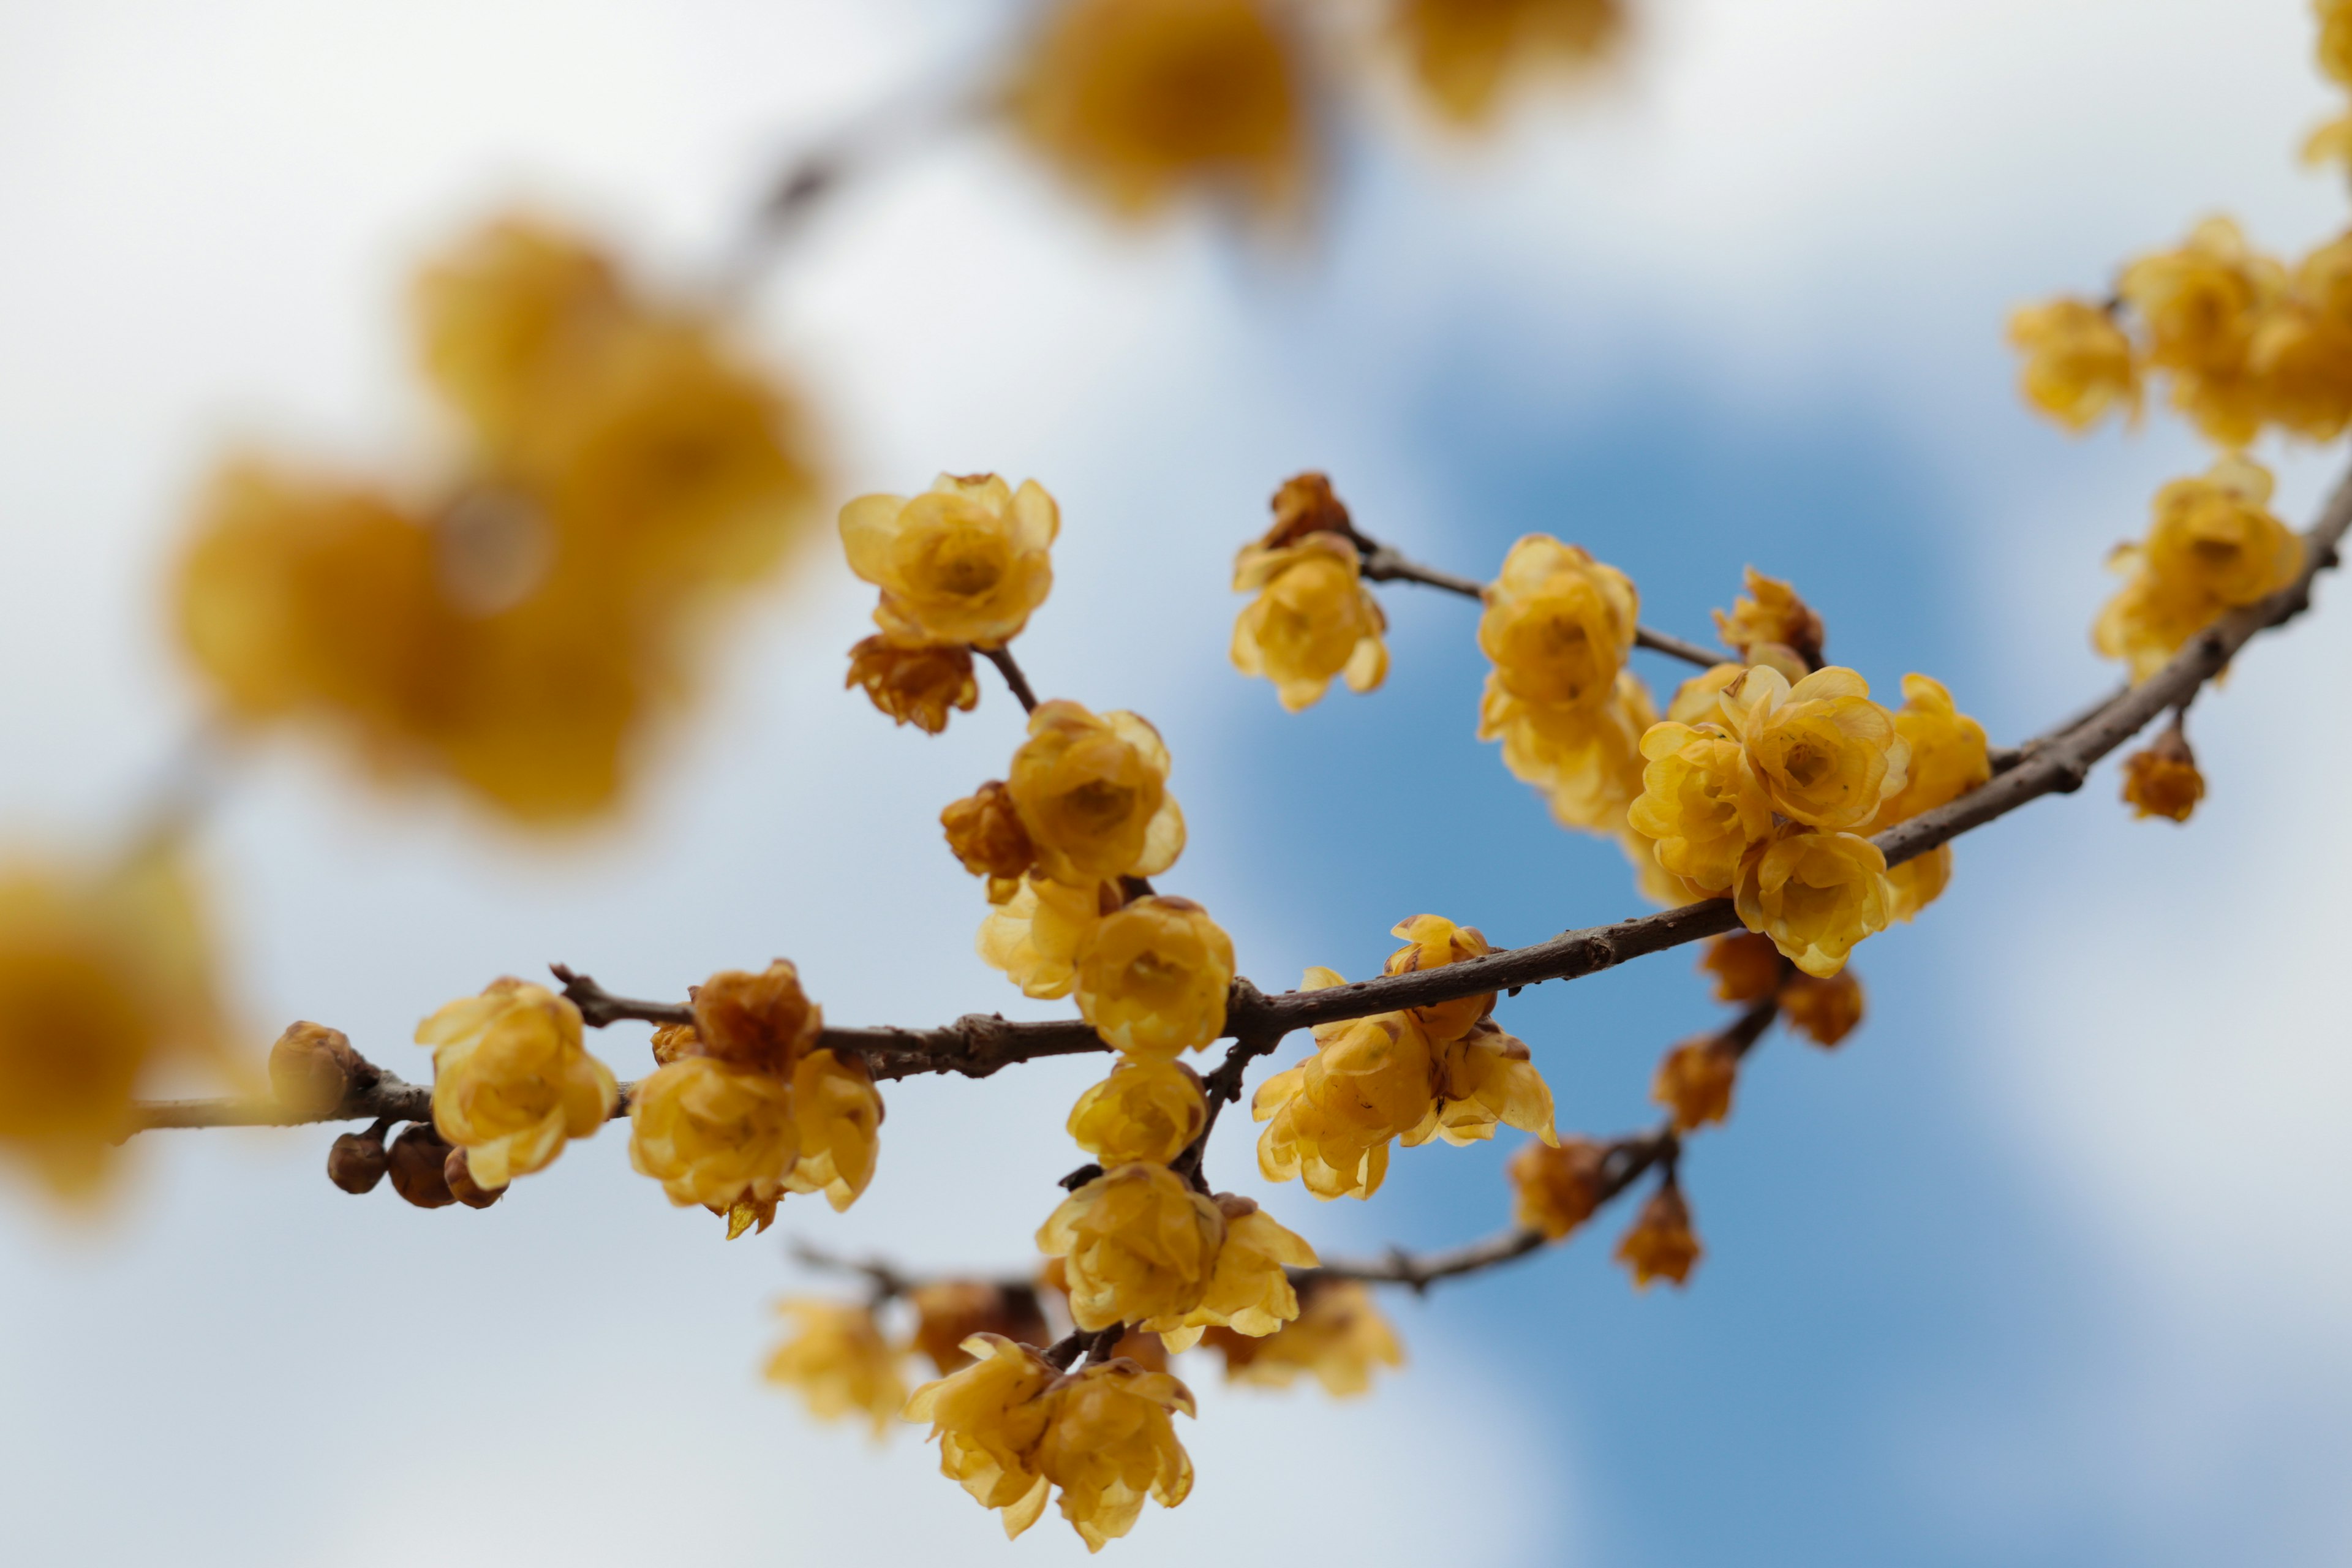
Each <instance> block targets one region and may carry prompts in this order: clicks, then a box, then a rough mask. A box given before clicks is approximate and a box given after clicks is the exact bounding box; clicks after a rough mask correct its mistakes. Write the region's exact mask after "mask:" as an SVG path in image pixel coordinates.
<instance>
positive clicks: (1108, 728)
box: [1006, 702, 1184, 885]
mask: <svg viewBox="0 0 2352 1568" xmlns="http://www.w3.org/2000/svg"><path fill="white" fill-rule="evenodd" d="M1168 768H1169V758H1168V747H1167V745H1166V743H1165V742H1162V741H1161V740H1160V731H1157V730H1155V729H1153V728H1152V727H1151V726H1150V724H1149V723H1148V722H1146V721H1143V720H1141V719H1139V718H1138V717H1136V716H1135V715H1134V714H1132V713H1126V712H1110V713H1105V714H1103V715H1102V716H1101V717H1099V718H1097V717H1096V716H1095V715H1094V714H1092V713H1089V712H1087V710H1085V709H1084V708H1081V707H1079V706H1078V705H1077V704H1076V703H1075V702H1041V703H1039V704H1038V705H1037V710H1036V711H1035V712H1034V713H1032V714H1031V715H1030V716H1029V738H1028V739H1027V740H1026V741H1024V742H1022V743H1021V749H1020V750H1019V751H1017V752H1013V767H1012V776H1011V778H1010V779H1009V780H1008V781H1007V784H1006V787H1007V788H1008V789H1010V790H1011V791H1012V792H1013V805H1014V806H1015V807H1017V808H1018V809H1019V811H1020V813H1021V823H1022V826H1024V827H1026V828H1027V829H1028V830H1029V838H1030V842H1032V843H1033V844H1034V845H1035V846H1036V847H1037V868H1038V869H1039V871H1040V872H1042V873H1043V874H1044V875H1045V876H1047V877H1050V878H1052V879H1054V880H1055V881H1057V882H1068V883H1072V884H1074V885H1075V884H1079V883H1085V882H1090V881H1093V880H1095V879H1097V878H1104V877H1156V876H1158V875H1159V874H1160V872H1162V871H1165V870H1166V869H1168V868H1169V867H1171V866H1172V865H1174V864H1175V863H1176V857H1177V856H1179V855H1181V854H1182V853H1183V851H1184V814H1183V813H1182V812H1181V811H1180V810H1178V809H1177V806H1176V797H1175V796H1174V795H1170V794H1169V793H1168Z"/></svg>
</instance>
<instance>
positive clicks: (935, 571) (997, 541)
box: [841, 474, 1062, 648]
mask: <svg viewBox="0 0 2352 1568" xmlns="http://www.w3.org/2000/svg"><path fill="white" fill-rule="evenodd" d="M1061 527H1062V514H1061V509H1060V508H1058V507H1056V506H1055V504H1054V498H1053V497H1052V496H1049V495H1047V494H1046V493H1045V487H1044V486H1042V485H1040V484H1039V483H1038V482H1037V481H1036V480H1034V479H1028V480H1024V481H1023V483H1022V486H1021V488H1020V489H1018V490H1015V489H1013V487H1012V486H1011V485H1008V484H1006V483H1005V482H1004V481H1003V479H999V478H997V476H995V475H994V474H966V475H958V474H941V475H940V477H939V478H938V479H936V480H935V481H933V483H932V485H931V488H930V489H928V490H925V491H924V492H923V493H922V494H920V495H919V496H914V497H911V498H909V497H907V496H898V495H866V496H859V497H858V498H857V499H856V500H853V501H851V502H850V503H849V504H848V505H846V506H845V507H843V508H842V509H841V543H842V548H843V549H844V550H845V551H846V552H847V553H848V556H849V569H850V570H851V571H853V572H855V573H856V574H858V575H859V576H860V577H863V578H864V579H866V581H867V582H868V583H871V584H874V585H875V586H876V587H877V588H879V589H881V590H882V603H881V605H880V606H879V607H878V608H877V609H876V610H875V612H874V621H875V624H876V625H877V626H880V627H881V628H882V630H883V632H884V634H885V635H887V636H888V637H891V638H892V639H894V640H896V641H899V642H906V643H922V642H933V643H970V644H971V645H972V646H973V647H982V648H992V647H1003V646H1004V645H1005V644H1006V643H1007V642H1009V641H1011V640H1012V639H1013V637H1017V636H1019V635H1020V633H1021V628H1022V627H1024V626H1027V625H1028V624H1029V616H1030V615H1031V614H1032V613H1033V612H1034V611H1035V610H1036V608H1037V606H1038V605H1042V604H1044V603H1045V595H1046V594H1047V593H1048V592H1049V591H1050V590H1051V589H1052V587H1053V585H1054V562H1053V556H1052V553H1051V551H1052V546H1053V543H1054V539H1055V535H1056V534H1058V533H1059V532H1060V531H1061Z"/></svg>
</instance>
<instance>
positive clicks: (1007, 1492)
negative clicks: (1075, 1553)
mask: <svg viewBox="0 0 2352 1568" xmlns="http://www.w3.org/2000/svg"><path fill="white" fill-rule="evenodd" d="M963 1349H964V1352H965V1353H967V1354H968V1355H970V1356H971V1357H973V1358H974V1359H973V1360H972V1362H971V1364H970V1365H969V1366H966V1367H963V1368H961V1370H959V1371H956V1372H952V1373H949V1374H948V1375H947V1376H945V1377H943V1378H940V1379H939V1380H938V1381H937V1382H934V1383H927V1384H923V1385H922V1386H921V1387H920V1388H918V1389H917V1390H915V1392H914V1394H912V1396H910V1397H909V1398H908V1401H907V1411H906V1414H907V1419H908V1420H909V1421H928V1422H929V1423H930V1424H931V1436H933V1437H936V1438H937V1439H939V1445H940V1474H941V1475H943V1476H945V1477H947V1478H948V1479H950V1480H951V1481H954V1482H955V1483H956V1484H957V1485H959V1486H961V1487H962V1488H963V1489H964V1490H966V1491H968V1492H970V1493H971V1495H972V1498H973V1499H974V1500H976V1501H977V1502H979V1504H980V1505H981V1506H982V1508H992V1509H1002V1510H1004V1533H1005V1534H1006V1535H1007V1536H1008V1537H1009V1536H1015V1535H1019V1534H1020V1533H1021V1532H1022V1531H1024V1530H1026V1529H1028V1528H1029V1527H1030V1526H1031V1525H1032V1524H1034V1523H1035V1522H1037V1516H1038V1515H1039V1514H1041V1513H1043V1512H1044V1511H1045V1500H1046V1492H1047V1490H1048V1487H1047V1483H1046V1480H1045V1477H1044V1476H1043V1475H1041V1474H1039V1473H1038V1471H1037V1469H1036V1468H1035V1467H1034V1457H1035V1453H1036V1448H1037V1443H1038V1440H1039V1439H1040V1438H1042V1437H1043V1436H1045V1424H1046V1420H1047V1418H1048V1416H1049V1415H1050V1411H1049V1410H1048V1408H1047V1405H1046V1402H1045V1391H1046V1390H1047V1389H1048V1388H1049V1387H1051V1386H1052V1385H1053V1384H1054V1381H1055V1377H1056V1376H1057V1375H1058V1374H1057V1373H1055V1370H1054V1369H1053V1367H1051V1366H1049V1365H1048V1364H1046V1362H1045V1357H1043V1356H1042V1355H1040V1354H1038V1352H1036V1351H1034V1350H1033V1349H1031V1348H1030V1347H1029V1346H1027V1345H1022V1344H1015V1343H1013V1342H1012V1341H1011V1340H1008V1339H1005V1338H1003V1336H1002V1335H998V1334H989V1333H979V1334H974V1335H972V1336H971V1338H970V1339H968V1340H966V1341H964V1342H963Z"/></svg>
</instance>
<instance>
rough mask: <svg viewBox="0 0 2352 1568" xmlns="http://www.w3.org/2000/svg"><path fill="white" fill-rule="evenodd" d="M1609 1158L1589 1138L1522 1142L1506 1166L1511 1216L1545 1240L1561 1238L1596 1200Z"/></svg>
mask: <svg viewBox="0 0 2352 1568" xmlns="http://www.w3.org/2000/svg"><path fill="white" fill-rule="evenodd" d="M1608 1158H1609V1152H1608V1151H1607V1150H1606V1149H1603V1148H1602V1147H1601V1145H1600V1144H1598V1143H1595V1142H1592V1140H1591V1139H1590V1138H1563V1139H1561V1140H1560V1141H1559V1143H1557V1144H1547V1143H1528V1144H1523V1145H1521V1146H1520V1149H1519V1151H1518V1152H1517V1153H1516V1154H1513V1155H1512V1156H1511V1161H1510V1163H1509V1165H1508V1166H1507V1167H1506V1169H1507V1171H1508V1172H1509V1173H1510V1178H1511V1193H1512V1204H1511V1222H1512V1223H1513V1224H1514V1225H1517V1226H1519V1228H1520V1229H1522V1230H1539V1231H1541V1232H1543V1234H1544V1239H1546V1240H1547V1241H1564V1240H1566V1239H1567V1238H1568V1236H1569V1234H1570V1232H1572V1231H1573V1230H1575V1229H1576V1227H1577V1226H1580V1225H1582V1224H1583V1223H1584V1222H1585V1221H1586V1220H1588V1219H1591V1217H1592V1211H1593V1210H1595V1209H1597V1208H1599V1207H1600V1206H1601V1199H1602V1198H1603V1197H1604V1196H1605V1195H1606V1194H1604V1192H1603V1191H1602V1177H1603V1173H1604V1171H1603V1168H1604V1166H1605V1165H1606V1164H1607V1163H1608Z"/></svg>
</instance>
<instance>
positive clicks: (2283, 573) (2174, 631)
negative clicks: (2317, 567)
mask: <svg viewBox="0 0 2352 1568" xmlns="http://www.w3.org/2000/svg"><path fill="white" fill-rule="evenodd" d="M2271 488H2272V480H2271V476H2270V472H2269V470H2268V469H2266V468H2263V467H2262V466H2261V465H2260V464H2258V463H2253V462H2250V461H2248V460H2247V459H2245V458H2234V457H2231V458H2222V459H2221V461H2220V462H2218V463H2216V464H2214V465H2213V467H2212V468H2211V470H2210V471H2209V472H2208V473H2206V474H2205V475H2204V476H2203V477H2202V478H2200V479H2175V480H2173V481H2172V482H2171V483H2169V484H2168V485H2166V486H2165V487H2164V488H2163V489H2160V490H2158V492H2157V495H2156V502H2155V523H2154V525H2153V527H2151V529H2150V530H2149V531H2148V537H2147V542H2145V543H2143V544H2139V545H2126V546H2125V547H2123V548H2121V549H2119V550H2117V551H2116V552H2115V554H2114V555H2113V556H2111V557H2110V558H2109V564H2110V565H2111V566H2113V567H2115V568H2116V570H2117V571H2119V572H2122V573H2124V574H2126V579H2127V580H2126V583H2125V585H2124V587H2123V589H2122V590H2121V591H2120V592H2118V593H2117V594H2116V596H2115V597H2114V598H2112V599H2110V600H2109V601H2107V604H2106V605H2105V607H2104V608H2103V609H2102V610H2101V611H2100V612H2099V618H2098V620H2097V622H2096V623H2095V625H2094V626H2093V627H2092V641H2093V643H2094V645H2095V647H2097V648H2098V650H2099V652H2100V653H2102V654H2104V655H2105V656H2106V657H2107V658H2120V659H2123V660H2125V661H2126V662H2127V663H2128V664H2129V665H2130V666H2131V672H2132V679H2133V680H2134V681H2135V682H2137V681H2141V680H2145V679H2147V678H2148V677H2149V676H2151V675H2153V674H2155V673H2156V671H2157V670H2158V669H2160V668H2163V667H2164V665H2165V664H2166V663H2167V662H2168V660H2170V658H2172V656H2173V655H2174V654H2175V653H2178V652H2179V650H2180V648H2181V647H2182V646H2183V645H2184V644H2186V643H2187V642H2188V640H2189V638H2190V637H2194V636H2196V634H2197V633H2199V632H2200V631H2202V630H2203V629H2204V628H2205V627H2206V626H2210V625H2211V624H2212V623H2213V622H2214V621H2215V620H2218V619H2219V618H2220V617H2221V616H2222V615H2223V614H2224V613H2225V612H2227V611H2229V610H2231V609H2234V608H2237V607H2239V606H2242V605H2252V604H2255V603H2257V602H2259V601H2260V600H2262V599H2263V598H2266V597H2268V596H2269V595H2272V594H2273V593H2276V592H2277V591H2278V590H2279V589H2281V588H2284V587H2285V586H2287V585H2288V584H2291V583H2293V582H2294V579H2295V576H2296V574H2298V573H2299V572H2300V571H2301V570H2302V567H2303V541H2302V540H2301V539H2300V538H2299V537H2297V536H2296V534H2295V532H2294V530H2292V529H2290V528H2288V527H2287V526H2286V524H2285V523H2284V522H2281V521H2279V520H2278V519H2277V518H2276V517H2275V516H2273V514H2272V512H2271V510H2270V497H2271Z"/></svg>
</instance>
